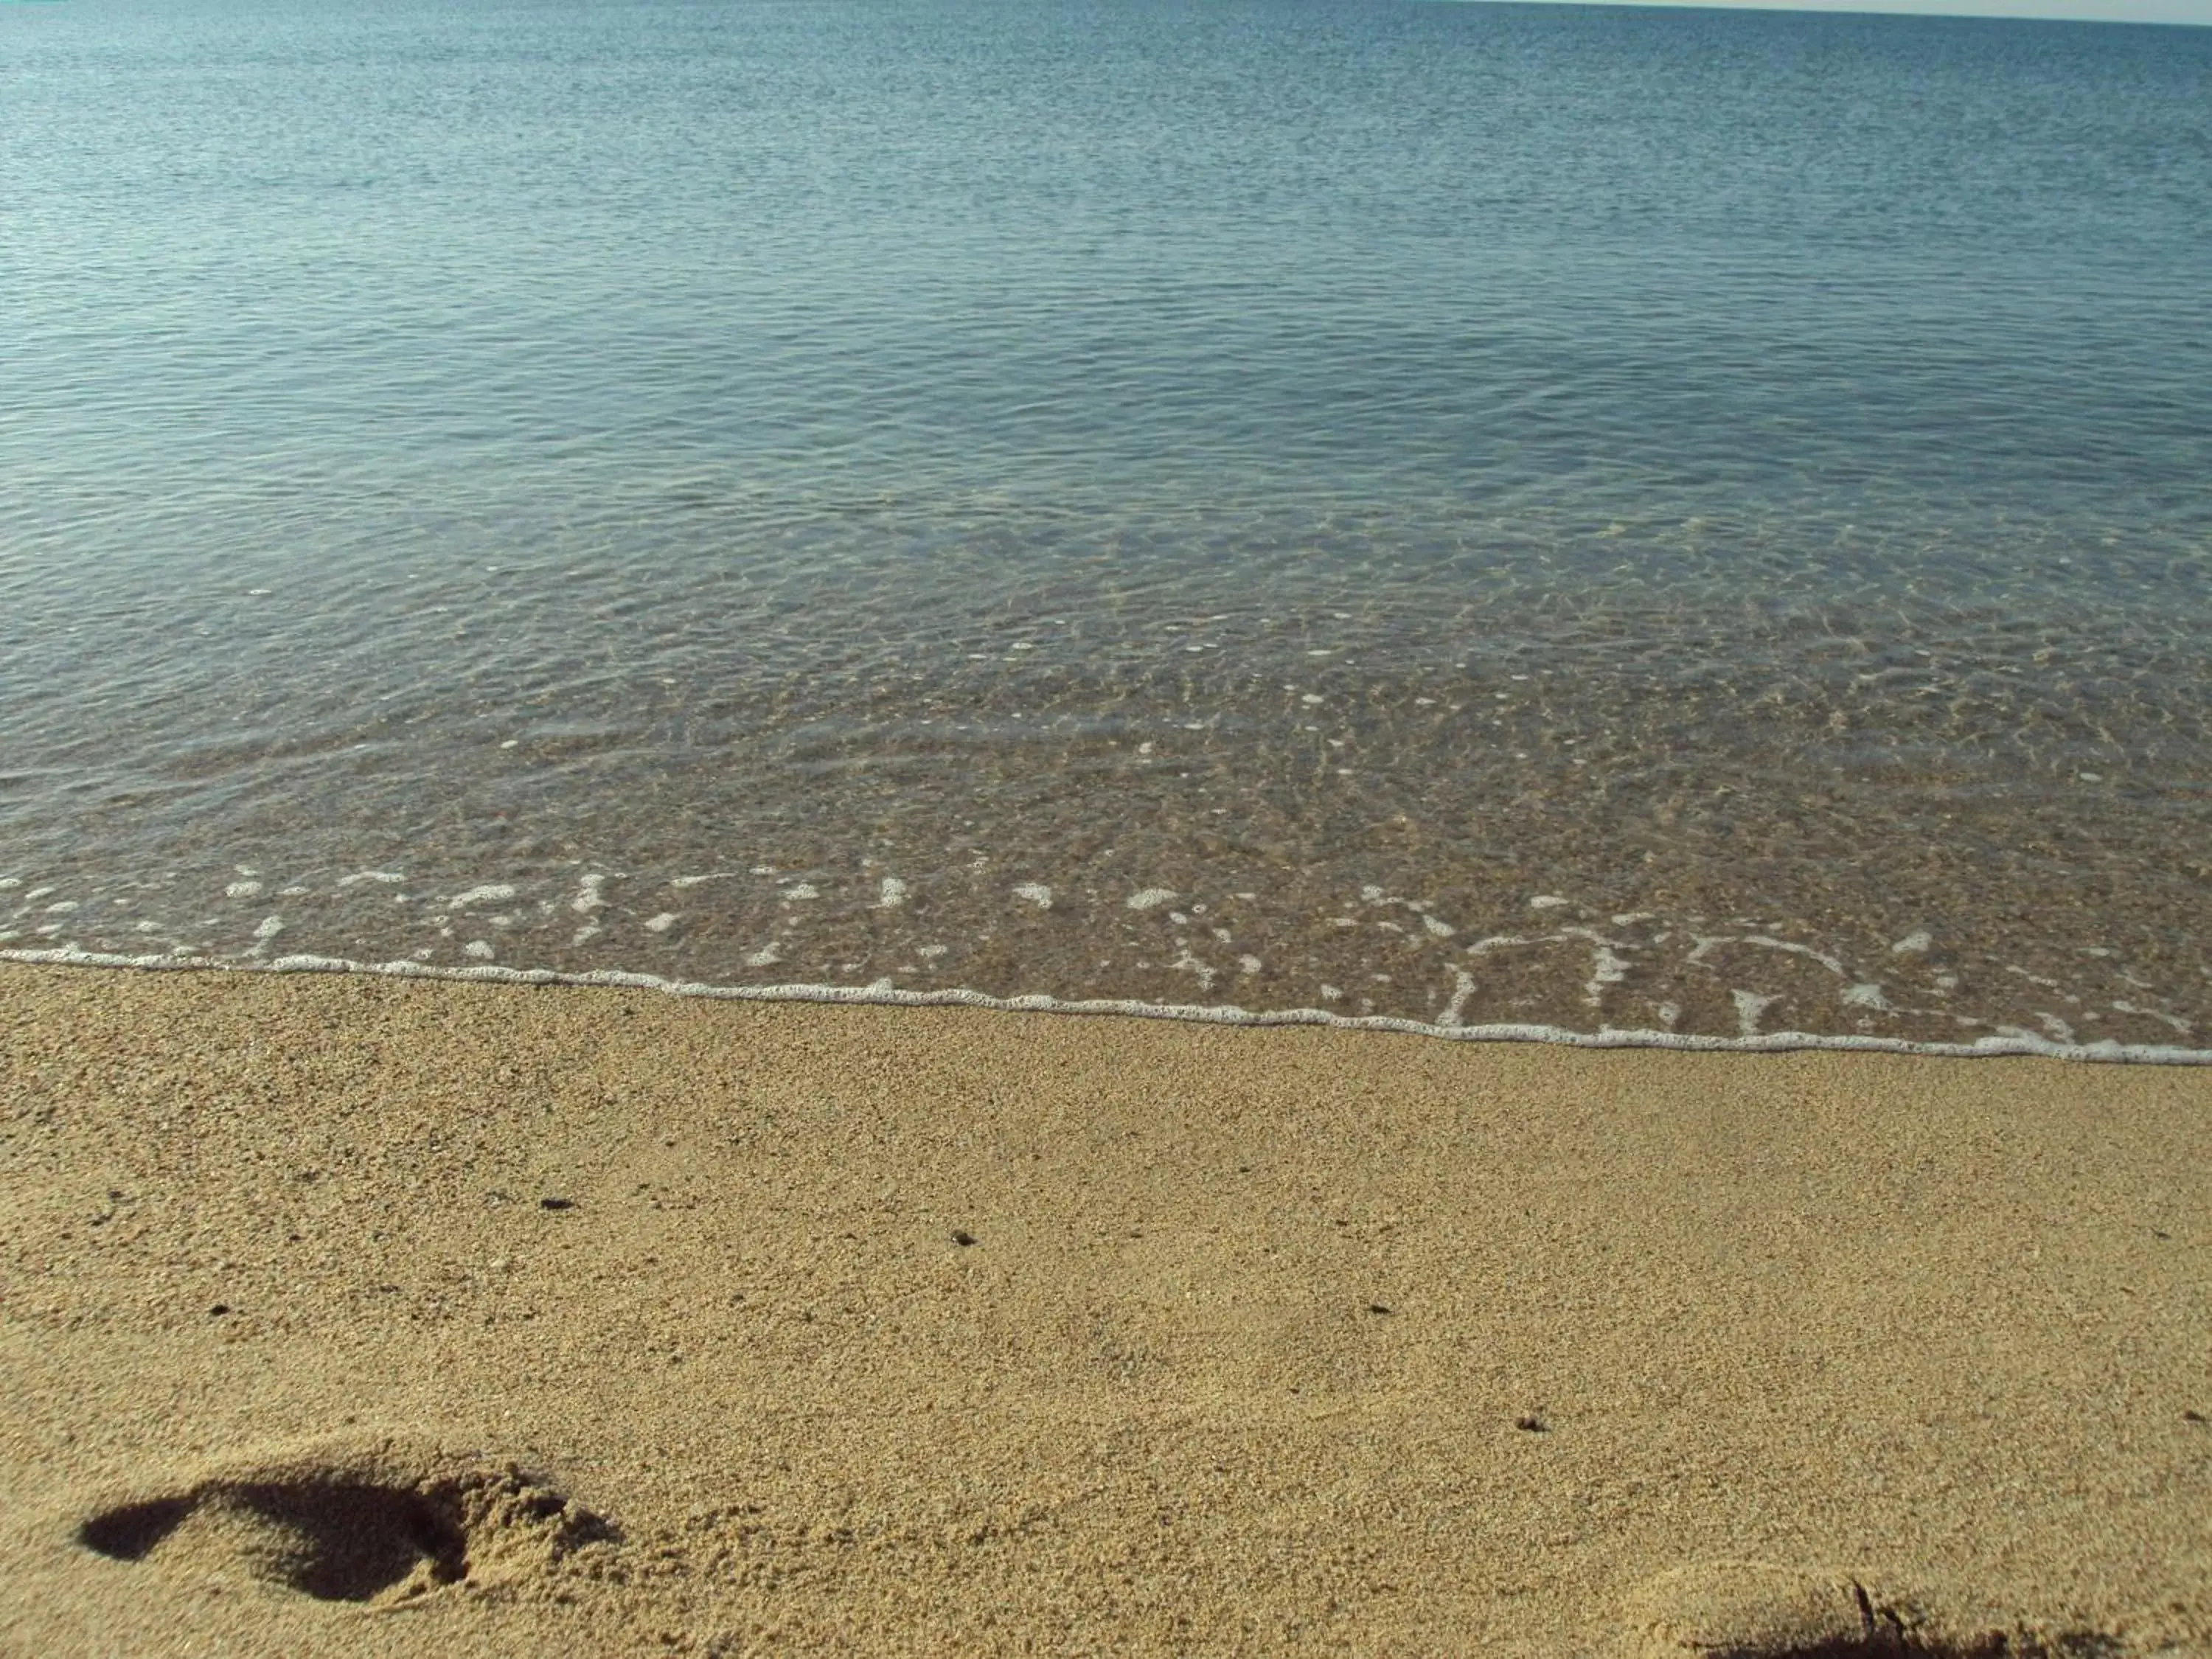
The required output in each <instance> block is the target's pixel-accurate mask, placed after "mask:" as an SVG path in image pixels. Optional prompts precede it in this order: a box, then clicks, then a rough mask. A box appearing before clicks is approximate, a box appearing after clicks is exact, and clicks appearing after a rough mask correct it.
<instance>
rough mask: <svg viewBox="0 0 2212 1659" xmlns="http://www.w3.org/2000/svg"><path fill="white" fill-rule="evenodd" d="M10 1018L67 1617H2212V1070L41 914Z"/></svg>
mask: <svg viewBox="0 0 2212 1659" xmlns="http://www.w3.org/2000/svg"><path fill="white" fill-rule="evenodd" d="M0 1033H4V1048H0V1108H4V1119H0V1389H4V1394H0V1398H4V1400H5V1401H6V1410H5V1412H4V1413H0V1498H4V1505H0V1565H4V1569H5V1570H4V1571H0V1647H5V1648H6V1650H8V1651H9V1652H10V1653H21V1654H24V1655H35V1656H41V1659H44V1656H72V1655H80V1654H82V1655H94V1654H100V1655H108V1654H114V1655H132V1656H136V1655H149V1656H151V1655H168V1654H176V1655H184V1654H196V1655H197V1654H217V1653H220V1654H223V1655H261V1654H272V1655H273V1654H285V1655H293V1654H299V1655H307V1654H316V1655H321V1654H356V1653H358V1654H391V1655H399V1654H408V1655H414V1654H422V1655H461V1656H466V1655H474V1654H502V1655H504V1654H516V1655H520V1654H540V1653H559V1654H602V1653H604V1654H653V1653H671V1654H693V1655H735V1654H740V1653H750V1652H754V1651H769V1650H774V1651H779V1652H787V1651H793V1652H795V1651H808V1650H814V1651H841V1652H842V1651H878V1652H886V1653H910V1652H947V1653H993V1652H1017V1651H1047V1652H1054V1653H1059V1652H1088V1651H1109V1650H1111V1651H1160V1652H1213V1651H1232V1650H1234V1651H1249V1652H1255V1653H1273V1652H1281V1651H1289V1650H1327V1651H1332V1652H1334V1651H1346V1652H1360V1653H1405V1654H1431V1653H1481V1654H1493V1653H1494V1654H1502V1655H1514V1654H1531V1655H1534V1654H1543V1655H1554V1654H1585V1653H1587V1654H1592V1655H1623V1656H1626V1655H1637V1654H1643V1655H1660V1654H1681V1653H1705V1654H1722V1653H1727V1654H1737V1655H1743V1656H1761V1659H1773V1656H1783V1655H1790V1654H1799V1655H1809V1654H1814V1653H1820V1654H1829V1655H1845V1654H1852V1653H1861V1652H1865V1653H1875V1652H1894V1651H1898V1650H1900V1648H1903V1649H1905V1650H1916V1644H1917V1650H1921V1651H1928V1652H1935V1653H1948V1654H1965V1653H1994V1652H1998V1651H2002V1652H2006V1653H2008V1654H2015V1655H2016V1654H2021V1653H2029V1652H2035V1651H2038V1650H2041V1651H2047V1652H2057V1653H2078V1654H2084V1655H2087V1654H2113V1653H2130V1654H2131V1653H2138V1652H2140V1653H2144V1654H2152V1653H2195V1654H2205V1653H2212V1423H2208V1422H2207V1421H2206V1419H2208V1418H2212V1070H2204V1069H2183V1068H2156V1067H2147V1066H2146V1067H2121V1066H2085V1065H2078V1064H2077V1065H2069V1064H2065V1063H2061V1062H2057V1061H2051V1060H1933V1059H1924V1058H1900V1057H1893V1056H1886V1055H1877V1054H1779V1055H1777V1054H1767V1055H1727V1054H1675V1053H1667V1052H1659V1051H1638V1052H1585V1051H1577V1050H1571V1049H1565V1048H1541V1047H1533V1046H1488V1045H1474V1044H1448V1043H1443V1042H1435V1041H1430V1040H1425V1039H1421V1038H1415V1037H1404V1036H1383V1035H1377V1034H1372V1033H1353V1032H1346V1031H1330V1030H1310V1029H1293V1030H1251V1029H1239V1028H1227V1027H1218V1026H1201V1025H1189V1024H1171V1023H1165V1022H1157V1021H1146V1020H1138V1019H1121V1018H1115V1019H1108V1018H1074V1017H1067V1016H1052V1015H1016V1014H1005V1013H989V1012H970V1011H963V1010H951V1009H947V1010H914V1009H880V1008H866V1007H836V1008H832V1007H820V1006H805V1005H798V1004H781V1005H759V1004H744V1003H717V1002H701V1001H686V1000H678V999H676V998H672V997H668V996H664V995H659V994H653V993H647V992H619V991H607V990H579V989H560V988H529V987H495V986H478V985H457V984H430V983H419V982H410V981H397V980H389V979H378V978H372V977H340V976H323V975H284V976H278V975H252V974H215V973H200V974H145V973H129V972H107V971H91V970H86V969H57V968H30V967H20V966H18V967H0Z"/></svg>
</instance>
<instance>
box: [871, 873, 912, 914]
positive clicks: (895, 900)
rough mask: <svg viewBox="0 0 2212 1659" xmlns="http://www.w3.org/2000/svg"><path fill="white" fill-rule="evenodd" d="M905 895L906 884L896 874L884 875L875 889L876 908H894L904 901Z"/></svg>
mask: <svg viewBox="0 0 2212 1659" xmlns="http://www.w3.org/2000/svg"><path fill="white" fill-rule="evenodd" d="M906 895H907V885H906V884H905V883H904V882H902V881H901V880H900V879H899V878H897V877H896V876H885V877H884V879H883V883H882V884H881V885H880V886H879V887H878V888H877V890H876V908H878V909H879V910H896V909H897V908H899V906H900V905H902V904H904V903H905V902H906Z"/></svg>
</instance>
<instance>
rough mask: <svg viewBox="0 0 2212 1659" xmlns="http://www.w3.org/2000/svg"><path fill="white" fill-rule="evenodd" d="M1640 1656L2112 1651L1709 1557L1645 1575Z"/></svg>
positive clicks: (1829, 1580)
mask: <svg viewBox="0 0 2212 1659" xmlns="http://www.w3.org/2000/svg"><path fill="white" fill-rule="evenodd" d="M1621 1611H1622V1619H1621V1630H1622V1634H1623V1636H1624V1637H1625V1638H1626V1640H1625V1643H1624V1644H1623V1645H1624V1649H1625V1651H1626V1653H1627V1654H1629V1655H1631V1656H1633V1659H1681V1656H1683V1655H1686V1654H1696V1655H1699V1656H1703V1659H1875V1656H1890V1659H1895V1656H1900V1655H1915V1656H1920V1659H1997V1656H2000V1655H2003V1656H2008V1659H2027V1656H2030V1655H2043V1656H2051V1659H2057V1656H2073V1655H2081V1656H2088V1655H2092V1654H2106V1653H2111V1652H2113V1651H2115V1648H2114V1645H2113V1644H2112V1639H2111V1638H2109V1637H2107V1636H2106V1635H2104V1634H2103V1633H2101V1632H2067V1633H2063V1634H2045V1633H2041V1632H2032V1631H2029V1630H2027V1629H2023V1628H2014V1629H2010V1630H1991V1629H1986V1628H1984V1629H1979V1630H1959V1629H1950V1628H1946V1627H1945V1626H1943V1625H1942V1622H1941V1621H1939V1620H1935V1619H1934V1618H1932V1617H1931V1616H1930V1615H1929V1613H1928V1612H1927V1611H1926V1610H1925V1609H1924V1608H1923V1607H1919V1606H1917V1605H1916V1604H1914V1603H1913V1602H1911V1601H1902V1600H1899V1599H1897V1598H1894V1597H1891V1596H1887V1595H1883V1594H1882V1593H1881V1592H1879V1591H1875V1590H1873V1589H1869V1587H1868V1586H1866V1585H1864V1584H1863V1583H1860V1582H1859V1581H1858V1580H1857V1579H1856V1578H1852V1577H1847V1576H1845V1575H1844V1574H1842V1573H1833V1572H1819V1571H1806V1570H1804V1569H1802V1568H1798V1567H1789V1566H1782V1565H1777V1564H1775V1563H1772V1562H1767V1561H1705V1562H1699V1563H1697V1564H1696V1565H1691V1566H1686V1567H1677V1568H1674V1570H1672V1571H1668V1572H1662V1573H1661V1574H1660V1575H1659V1576H1658V1577H1656V1578H1651V1579H1648V1580H1646V1581H1645V1582H1644V1583H1642V1584H1640V1585H1638V1587H1637V1588H1636V1589H1635V1590H1634V1591H1633V1592H1632V1594H1631V1595H1629V1597H1628V1600H1627V1601H1626V1605H1625V1606H1624V1607H1623V1608H1622V1610H1621Z"/></svg>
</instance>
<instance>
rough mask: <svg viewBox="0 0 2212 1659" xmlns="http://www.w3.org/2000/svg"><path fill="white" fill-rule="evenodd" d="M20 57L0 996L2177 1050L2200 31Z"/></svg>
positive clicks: (13, 32) (2195, 730) (239, 24)
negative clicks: (220, 979) (725, 1000)
mask: <svg viewBox="0 0 2212 1659" xmlns="http://www.w3.org/2000/svg"><path fill="white" fill-rule="evenodd" d="M0 86H4V94H5V95H4V97H0V295H4V296H5V307H4V313H0V317H4V320H0V386H4V388H5V393H6V395H5V396H4V398H0V714H4V719H0V948H7V949H14V950H32V949H57V948H64V947H73V948H76V949H78V950H82V951H92V952H100V953H107V954H125V955H131V956H149V957H165V958H174V959H214V960H221V961H236V962H241V963H243V962H268V961H272V960H276V959H279V958H282V957H286V956H290V955H300V954H305V955H319V956H329V957H344V958H349V959H353V960H360V961H372V962H386V961H405V962H413V963H422V964H425V965H429V966H451V967H469V966H471V965H486V964H489V965H496V966H504V967H510V968H516V969H532V968H546V969H558V970H562V971H567V972H587V971H593V970H605V969H625V970H632V971H637V972H643V973H650V974H656V975H664V976H666V977H671V978H677V979H682V980H685V981H700V982H704V983H709V984H716V985H778V984H786V983H805V984H827V985H841V986H855V987H867V986H876V987H883V986H886V985H887V986H889V987H891V988H894V989H896V990H912V991H934V990H941V989H945V988H951V987H965V988H969V989H974V990H978V991H981V992H985V993H987V994H993V995H1001V996H1006V995H1018V994H1032V993H1035V994H1049V995H1053V996H1056V997H1062V998H1078V999H1084V998H1111V999H1128V1000H1138V1001H1143V1002H1147V1003H1154V1004H1174V1005H1197V1006H1232V1005H1233V1006H1240V1007H1245V1008H1249V1009H1254V1010H1281V1009H1292V1008H1304V1007H1316V1008H1322V1009H1326V1010H1329V1011H1331V1012H1340V1013H1343V1014H1346V1015H1353V1016H1357V1015H1361V1014H1367V1015H1379V1016H1389V1017H1396V1018H1407V1019H1412V1020H1416V1021H1420V1022H1424V1023H1438V1022H1441V1023H1443V1024H1462V1025H1478V1024H1497V1023H1504V1024H1550V1025H1556V1026H1560V1027H1564V1028H1566V1029H1569V1030H1581V1031H1591V1030H1600V1029H1606V1028H1617V1029H1626V1030H1666V1031H1675V1032H1683V1033H1704V1034H1711V1035H1717V1036H1742V1035H1746V1034H1751V1033H1758V1032H1773V1031H1779V1030H1799V1031H1807V1032H1814V1033H1820V1034H1830V1035H1838V1036H1879V1037H1894V1038H1899V1039H1903V1040H1914V1041H1942V1042H1954V1041H1967V1042H1971V1041H1974V1040H1976V1039H1977V1038H1978V1037H1981V1036H1988V1035H1990V1034H1995V1033H2001V1032H2004V1031H2009V1030H2021V1031H2027V1032H2030V1033H2033V1034H2036V1035H2039V1036H2045V1037H2049V1038H2051V1040H2053V1041H2057V1042H2082V1043H2088V1042H2103V1041H2114V1042H2122V1043H2128V1044H2161V1045H2167V1046H2180V1047H2185V1048H2205V1047H2208V1046H2212V1044H2208V1043H2207V1042H2206V1039H2205V1036H2204V1033H2205V1032H2206V1030H2208V1029H2212V955H2208V952H2207V948H2206V940H2207V939H2208V936H2212V927H2208V924H2212V833H2208V827H2212V826H2208V803H2212V696H2208V692H2212V665H2208V658H2207V653H2206V650H2205V648H2204V644H2203V641H2205V639H2206V638H2207V637H2208V633H2207V623H2208V622H2212V582H2209V581H2208V580H2207V577H2208V573H2212V280H2208V273H2212V212H2208V211H2207V210H2206V204H2208V203H2212V31H2202V30H2186V29H2172V28H2153V27H2096V26H2089V25H2063V24H2043V23H2000V22H1990V21H1939V20H1926V19H1905V18H1876V17H1846V16H1833V15H1828V16H1811V15H1804V16H1791V15H1744V14H1717V13H1699V12H1650V11H1636V10H1626V9H1600V8H1587V9H1586V8H1552V7H1533V6H1528V7H1522V6H1488V5H1414V4H1382V3H1378V4H1372V5H1359V6H1351V5H1341V6H1340V5H1329V4H1302V3H1301V4H1294V3H1281V4H1252V5H1245V4H1224V5H1213V6H1181V5H1151V4H1128V5H1119V6H1111V7H1107V6H1099V7H1082V6H1077V7H1068V8H1058V7H1054V8H1035V7H1018V6H1014V5H1011V4H1007V5H996V4H974V3H965V0H948V3H943V4H934V5H915V6H899V5H886V6H873V5H857V4H851V5H848V4H835V3H814V0H791V3H776V4H740V3H696V4H674V5H671V4H659V3H619V0H607V3H593V4H573V3H539V4H512V5H508V4H476V3H458V4H445V5H439V6H435V7H433V6H409V5H404V4H402V5H386V6H378V7H374V8H372V7H369V6H367V5H365V4H339V5H328V4H324V5H313V6H311V5H307V4H305V3H300V0H268V3H260V4H246V3H205V4H170V5H164V6H158V7H157V6H152V5H132V4H125V3H97V0H69V3H66V4H62V5H57V6H48V7H35V8H34V7H11V8H5V9H0Z"/></svg>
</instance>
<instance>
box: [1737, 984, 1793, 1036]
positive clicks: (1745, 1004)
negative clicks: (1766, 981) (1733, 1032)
mask: <svg viewBox="0 0 2212 1659" xmlns="http://www.w3.org/2000/svg"><path fill="white" fill-rule="evenodd" d="M1729 996H1731V997H1733V998H1734V999H1735V1023H1736V1028H1737V1029H1738V1030H1741V1032H1742V1033H1743V1034H1744V1036H1747V1037H1755V1036H1758V1035H1759V1016H1760V1015H1762V1014H1764V1013H1765V1012H1766V1011H1767V1010H1768V1009H1769V1008H1771V1007H1772V1006H1774V1005H1775V1004H1776V1003H1778V1002H1779V1001H1781V1000H1782V999H1781V998H1780V997H1768V996H1761V995H1760V994H1759V993H1758V992H1756V991H1731V992H1729Z"/></svg>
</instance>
